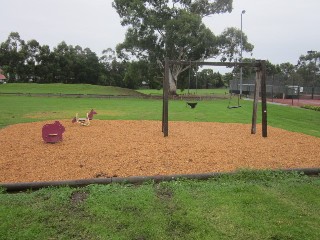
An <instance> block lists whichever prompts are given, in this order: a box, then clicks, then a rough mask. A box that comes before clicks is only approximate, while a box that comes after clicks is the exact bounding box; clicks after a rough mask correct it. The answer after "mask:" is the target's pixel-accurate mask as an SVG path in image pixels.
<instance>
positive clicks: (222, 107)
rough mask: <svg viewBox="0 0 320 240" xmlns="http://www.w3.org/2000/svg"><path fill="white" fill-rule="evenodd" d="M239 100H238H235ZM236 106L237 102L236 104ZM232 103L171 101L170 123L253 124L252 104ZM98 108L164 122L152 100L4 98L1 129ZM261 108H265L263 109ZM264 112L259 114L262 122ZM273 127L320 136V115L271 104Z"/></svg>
mask: <svg viewBox="0 0 320 240" xmlns="http://www.w3.org/2000/svg"><path fill="white" fill-rule="evenodd" d="M232 101H236V100H232ZM233 104H236V103H233ZM227 106H228V100H223V99H222V100H210V101H200V102H198V105H197V107H196V108H195V109H190V108H189V107H188V106H187V105H186V102H185V101H180V100H176V101H170V103H169V120H170V121H199V122H226V123H228V122H230V123H248V124H250V123H251V115H252V101H249V100H242V101H241V106H242V107H241V108H237V109H228V108H227ZM92 108H93V109H95V110H96V111H97V112H98V115H96V116H95V117H96V118H97V119H103V120H159V121H160V120H161V117H162V101H161V100H152V99H135V98H130V99H96V98H95V99H92V98H60V97H59V98H58V97H27V96H0V111H1V115H0V127H5V126H7V125H10V124H15V123H21V122H33V121H39V120H59V119H72V118H73V117H74V116H75V114H76V113H79V114H80V115H81V114H82V115H85V113H86V112H87V111H89V110H90V109H92ZM260 109H261V108H260ZM260 116H261V113H260V112H259V114H258V122H260ZM268 123H269V125H270V126H273V127H279V128H283V129H286V130H289V131H295V132H302V133H305V134H309V135H312V136H317V137H320V112H316V111H311V110H307V109H302V108H293V107H286V106H279V105H274V104H268Z"/></svg>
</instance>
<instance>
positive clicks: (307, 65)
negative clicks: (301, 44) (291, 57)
mask: <svg viewBox="0 0 320 240" xmlns="http://www.w3.org/2000/svg"><path fill="white" fill-rule="evenodd" d="M318 59H320V52H318V51H308V52H307V54H306V55H301V56H300V58H299V61H298V64H297V68H298V69H297V72H298V73H299V74H300V75H301V76H302V78H304V79H305V82H306V83H309V85H310V86H316V85H317V84H319V85H320V78H319V71H320V62H319V61H318Z"/></svg>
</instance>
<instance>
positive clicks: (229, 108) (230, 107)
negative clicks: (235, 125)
mask: <svg viewBox="0 0 320 240" xmlns="http://www.w3.org/2000/svg"><path fill="white" fill-rule="evenodd" d="M240 107H241V106H228V108H229V109H231V108H240Z"/></svg>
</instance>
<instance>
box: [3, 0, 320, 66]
mask: <svg viewBox="0 0 320 240" xmlns="http://www.w3.org/2000/svg"><path fill="white" fill-rule="evenodd" d="M111 3H112V0H0V12H1V15H0V16H1V20H0V42H3V41H5V40H6V39H7V37H8V35H9V33H10V32H18V33H19V34H20V36H21V38H22V39H23V40H25V41H28V40H31V39H35V40H37V41H38V42H39V43H40V44H41V45H44V44H46V45H49V46H50V47H51V48H53V47H54V46H57V45H58V43H60V42H62V41H65V42H66V43H67V44H71V45H73V46H75V45H80V46H81V47H83V48H85V47H89V48H90V49H91V50H92V51H94V52H96V53H97V55H101V52H102V50H104V49H107V48H109V47H110V48H113V49H114V48H115V46H116V45H117V44H118V43H120V42H122V41H123V40H124V34H125V28H124V27H122V26H121V24H120V18H119V16H118V15H117V13H116V11H115V9H113V8H112V6H111ZM242 10H246V13H245V14H244V15H243V31H244V33H245V34H246V35H247V36H248V38H249V42H250V43H252V44H253V45H254V46H255V48H254V51H253V55H252V57H254V58H256V59H267V60H269V61H271V62H272V63H273V64H278V63H283V62H291V63H292V64H296V63H297V61H298V58H299V56H300V55H301V54H306V52H307V51H309V50H317V51H319V50H320V30H319V23H320V14H319V10H320V1H319V0H234V9H233V12H232V13H231V14H222V15H216V16H212V17H210V18H207V19H205V23H206V25H207V26H208V27H209V28H210V29H211V30H212V31H213V32H214V33H215V34H219V33H221V32H222V31H223V30H224V29H225V28H227V27H238V28H239V29H240V26H241V24H240V23H241V11H242ZM243 57H250V55H248V54H246V53H244V54H243Z"/></svg>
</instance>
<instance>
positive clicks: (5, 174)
mask: <svg viewBox="0 0 320 240" xmlns="http://www.w3.org/2000/svg"><path fill="white" fill-rule="evenodd" d="M53 122H54V121H46V122H37V123H26V124H16V125H11V126H8V127H6V128H4V129H1V130H0V146H1V155H0V182H1V183H14V182H35V181H57V180H74V179H88V178H96V177H114V176H118V177H127V176H147V175H148V176H149V175H169V174H191V173H206V172H227V171H234V170H237V169H243V168H246V169H279V168H313V167H320V138H316V137H312V136H308V135H304V134H301V133H294V132H288V131H285V130H282V129H277V128H273V127H269V128H268V138H262V136H261V126H259V125H258V129H257V134H256V135H251V134H250V128H251V126H250V125H249V124H231V123H212V122H210V123H208V122H206V123H204V122H170V123H169V137H167V138H164V137H163V134H162V132H161V122H159V121H102V120H93V121H92V122H91V124H90V126H88V127H84V126H80V125H79V124H77V123H75V124H73V123H71V121H70V120H68V121H67V120H63V121H60V122H61V123H62V124H63V125H64V127H65V129H66V131H65V132H64V134H63V141H62V142H59V143H56V144H48V143H45V142H44V141H43V140H42V137H41V129H42V126H43V125H44V124H46V123H53Z"/></svg>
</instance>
